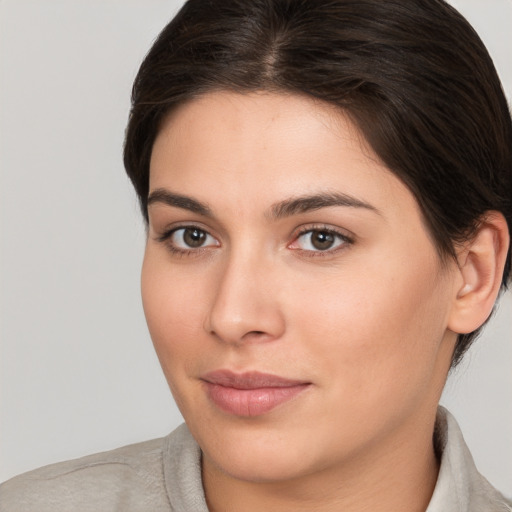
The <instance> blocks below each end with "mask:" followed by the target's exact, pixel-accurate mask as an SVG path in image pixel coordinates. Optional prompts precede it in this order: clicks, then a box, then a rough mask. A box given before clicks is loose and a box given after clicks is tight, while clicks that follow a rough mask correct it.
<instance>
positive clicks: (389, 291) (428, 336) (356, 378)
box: [293, 261, 448, 403]
mask: <svg viewBox="0 0 512 512" xmlns="http://www.w3.org/2000/svg"><path fill="white" fill-rule="evenodd" d="M421 263H422V265H423V266H422V272H418V271H417V267H416V266H414V265H412V266H411V265H409V269H410V270H409V271H407V267H405V268H404V266H402V265H399V264H388V265H387V266H386V265H383V266H382V267H379V270H378V271H374V272H372V271H371V270H369V269H370V268H371V267H369V266H362V267H361V268H354V267H352V268H351V271H350V273H347V274H346V275H341V276H338V278H337V279H336V280H333V281H332V282H325V283H324V286H322V287H317V288H316V290H318V292H315V293H314V295H313V296H311V294H309V298H308V301H307V304H306V303H301V304H298V303H295V310H294V313H293V315H294V317H295V318H296V320H297V326H296V329H297V335H298V336H300V337H301V338H302V339H304V340H309V345H310V348H311V350H312V352H313V353H314V355H315V357H316V358H317V366H318V367H322V368H324V369H325V370H326V371H325V373H326V374H327V375H328V378H329V379H331V381H335V382H337V383H338V388H337V392H340V393H347V394H353V396H356V395H359V392H360V395H359V396H358V399H360V400H362V401H363V402H366V403H368V402H369V401H370V402H375V401H378V400H379V399H381V398H382V397H384V396H385V395H389V394H390V392H391V391H393V392H394V393H397V394H398V395H399V394H400V393H402V391H404V392H405V390H406V389H407V387H408V386H411V385H413V386H416V387H420V386H424V385H426V384H427V382H428V381H429V379H430V378H431V374H432V372H433V367H434V365H435V362H436V358H437V355H438V350H439V345H440V343H441V341H442V339H443V335H444V333H445V330H446V315H447V309H448V307H447V299H448V294H447V293H446V286H445V285H444V284H443V282H442V280H436V279H435V277H433V276H435V275H436V272H437V267H436V266H434V265H433V264H432V263H431V262H428V261H424V262H421ZM295 297H297V294H295ZM304 311H308V315H307V316H306V315H304V314H303V312H304ZM326 356H327V357H326ZM320 378H322V376H320ZM401 388H402V389H401Z"/></svg>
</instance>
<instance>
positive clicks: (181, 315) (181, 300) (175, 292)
mask: <svg viewBox="0 0 512 512" xmlns="http://www.w3.org/2000/svg"><path fill="white" fill-rule="evenodd" d="M162 260H165V258H160V257H159V256H158V254H157V255H155V254H153V253H152V252H151V251H148V250H147V251H146V255H145V257H144V263H143V267H142V279H141V289H142V302H143V306H144V314H145V316H146V321H147V324H148V328H149V332H150V334H151V339H152V341H153V344H154V346H155V350H156V353H157V355H158V358H159V360H160V364H161V365H162V368H163V370H164V373H165V375H166V377H167V379H168V380H170V376H171V375H174V374H175V373H176V372H178V373H179V372H181V371H182V370H183V369H185V370H186V365H187V364H188V363H187V361H188V360H189V359H190V360H192V358H193V357H194V355H197V353H198V350H200V349H199V348H198V346H199V345H201V343H202V340H201V333H202V326H203V321H204V314H203V312H204V307H205V298H206V297H207V291H206V288H207V287H206V281H205V280H204V279H201V278H199V277H198V276H189V275H188V274H187V273H186V272H183V271H180V269H179V268H176V269H173V266H172V265H169V263H168V262H166V261H162ZM184 365H185V366H184Z"/></svg>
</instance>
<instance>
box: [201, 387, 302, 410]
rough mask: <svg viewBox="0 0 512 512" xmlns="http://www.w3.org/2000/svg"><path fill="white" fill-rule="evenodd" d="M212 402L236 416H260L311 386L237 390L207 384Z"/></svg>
mask: <svg viewBox="0 0 512 512" xmlns="http://www.w3.org/2000/svg"><path fill="white" fill-rule="evenodd" d="M205 384H206V389H207V393H208V397H209V398H210V400H211V401H212V402H213V403H214V404H215V405H216V406H217V407H218V408H219V409H221V410H222V411H224V412H227V413H229V414H234V415H235V416H246V417H250V416H260V415H262V414H265V413H267V412H270V411H271V410H272V409H275V408H276V407H277V406H279V405H281V404H284V403H285V402H288V401H289V400H292V399H293V398H295V397H296V396H297V395H299V394H300V393H302V392H303V391H305V390H306V389H307V388H308V387H309V384H298V385H296V386H286V387H265V388H256V389H236V388H230V387H226V386H220V385H218V384H212V383H210V382H206V383H205Z"/></svg>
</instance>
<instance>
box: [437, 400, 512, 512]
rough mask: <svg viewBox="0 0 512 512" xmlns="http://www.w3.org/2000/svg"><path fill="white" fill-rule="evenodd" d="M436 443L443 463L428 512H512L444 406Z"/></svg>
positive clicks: (439, 411) (440, 411) (439, 412)
mask: <svg viewBox="0 0 512 512" xmlns="http://www.w3.org/2000/svg"><path fill="white" fill-rule="evenodd" d="M434 440H435V444H436V448H437V451H438V453H439V455H440V462H441V464H440V469H439V475H438V479H437V484H436V487H435V489H434V494H433V496H432V500H431V502H430V505H429V507H428V509H427V512H438V511H439V512H441V511H442V512H449V511H452V510H453V511H455V510H457V511H462V510H464V511H467V512H480V511H483V510H485V511H486V512H510V511H512V508H511V505H510V502H509V501H507V500H506V499H505V498H504V496H503V495H502V494H501V493H500V492H499V491H498V490H497V489H495V488H494V487H493V486H492V485H491V484H490V483H489V482H488V481H487V480H486V479H485V478H484V477H483V476H482V475H481V474H480V473H479V471H478V470H477V468H476V466H475V462H474V460H473V457H472V456H471V453H470V451H469V449H468V447H467V445H466V443H465V441H464V437H463V435H462V432H461V431H460V428H459V426H458V424H457V421H456V420H455V418H454V417H453V416H452V415H451V414H450V413H449V412H448V411H447V410H446V409H444V408H442V407H440V408H439V410H438V415H437V421H436V430H435V433H434Z"/></svg>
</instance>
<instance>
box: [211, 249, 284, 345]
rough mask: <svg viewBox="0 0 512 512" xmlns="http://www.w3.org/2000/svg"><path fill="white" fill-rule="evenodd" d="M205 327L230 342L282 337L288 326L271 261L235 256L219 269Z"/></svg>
mask: <svg viewBox="0 0 512 512" xmlns="http://www.w3.org/2000/svg"><path fill="white" fill-rule="evenodd" d="M216 284H217V286H216V290H215V292H216V293H215V294H214V298H213V300H212V303H211V304H210V308H209V312H208V316H207V318H206V322H205V329H206V330H207V331H208V332H209V334H211V335H213V336H215V337H216V338H217V339H218V340H220V341H223V342H225V343H230V344H244V343H250V342H251V343H253V342H266V341H272V340H275V339H278V338H279V337H281V336H282V335H283V333H284V330H285V321H284V316H283V313H282V311H281V308H280V305H279V299H278V296H279V290H278V285H277V283H276V276H275V272H274V271H273V269H272V265H271V262H267V263H265V262H264V261H263V260H262V259H261V258H257V257H254V256H253V257H243V256H242V257H239V258H238V259H234V258H233V259H231V261H229V262H227V263H226V264H225V266H224V268H223V271H222V272H220V273H219V275H218V277H217V282H216Z"/></svg>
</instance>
